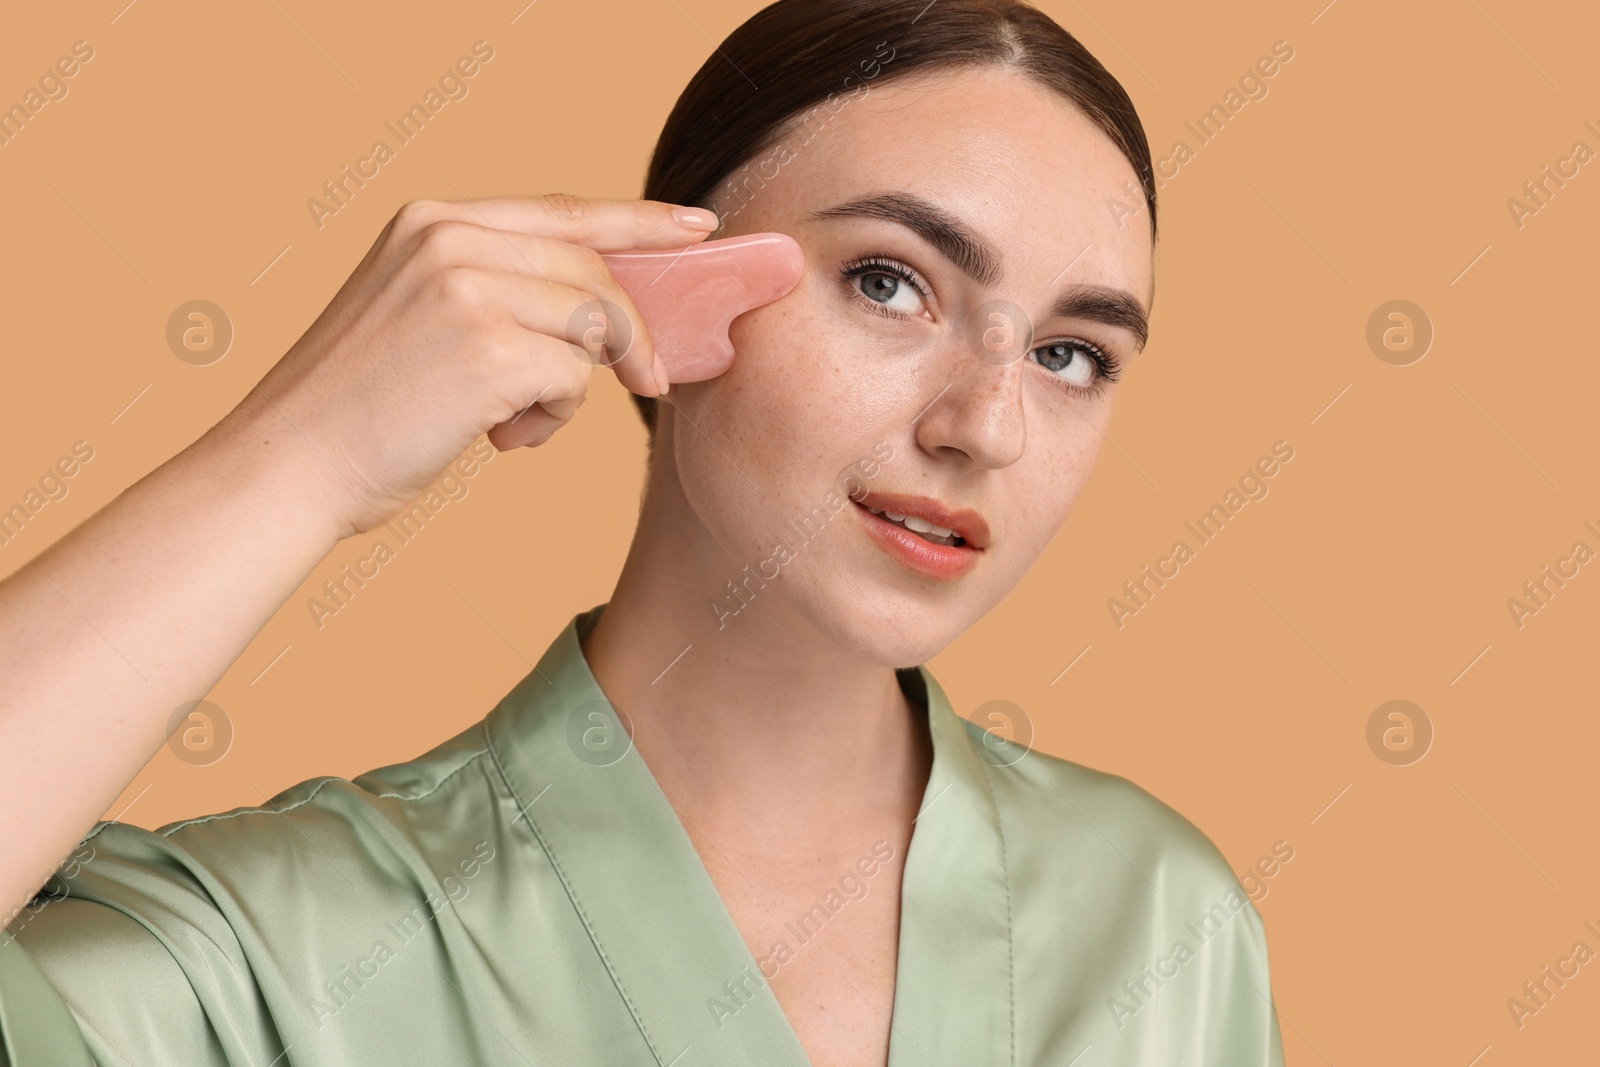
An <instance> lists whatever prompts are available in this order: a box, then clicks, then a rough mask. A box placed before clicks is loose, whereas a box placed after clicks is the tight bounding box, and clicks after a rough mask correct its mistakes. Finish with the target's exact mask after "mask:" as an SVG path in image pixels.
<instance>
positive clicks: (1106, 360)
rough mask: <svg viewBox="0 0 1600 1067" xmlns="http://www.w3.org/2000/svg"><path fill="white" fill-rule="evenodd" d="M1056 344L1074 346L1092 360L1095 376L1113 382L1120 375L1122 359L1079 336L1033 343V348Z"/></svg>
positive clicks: (1052, 346) (1056, 345)
mask: <svg viewBox="0 0 1600 1067" xmlns="http://www.w3.org/2000/svg"><path fill="white" fill-rule="evenodd" d="M1058 346H1059V347H1063V348H1076V349H1077V350H1079V351H1080V352H1082V353H1083V354H1084V355H1086V356H1088V357H1089V358H1090V359H1092V360H1094V363H1095V366H1096V367H1098V368H1099V374H1098V375H1097V377H1098V378H1101V379H1103V380H1104V381H1106V382H1107V383H1114V382H1116V381H1117V380H1118V379H1119V378H1121V377H1122V361H1121V360H1119V359H1118V358H1117V357H1116V355H1115V354H1113V353H1111V352H1108V351H1106V350H1105V349H1103V348H1101V347H1100V346H1099V345H1097V344H1095V343H1094V342H1093V341H1086V340H1084V339H1083V338H1081V337H1069V338H1066V339H1064V340H1060V341H1048V342H1046V343H1045V344H1042V345H1035V346H1034V347H1035V349H1039V348H1056V347H1058Z"/></svg>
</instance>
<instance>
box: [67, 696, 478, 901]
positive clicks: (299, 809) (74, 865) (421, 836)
mask: <svg viewBox="0 0 1600 1067" xmlns="http://www.w3.org/2000/svg"><path fill="white" fill-rule="evenodd" d="M503 795H504V791H503V789H502V788H501V787H500V785H499V780H498V775H497V773H496V771H495V769H494V766H493V760H492V757H491V756H490V754H489V750H488V745H487V743H486V740H485V735H484V730H483V723H482V722H481V721H480V722H478V723H475V724H474V725H472V726H471V727H468V728H467V729H466V730H463V731H461V732H460V733H458V734H456V735H455V736H454V737H451V738H449V739H448V740H446V741H444V742H442V743H440V744H438V745H436V746H434V747H433V748H432V749H429V750H428V751H426V752H424V753H422V754H420V755H418V756H416V757H414V758H413V759H410V760H406V761H404V762H400V763H394V764H389V765H386V766H382V767H378V768H375V769H373V770H369V771H367V772H365V773H363V774H360V775H357V776H356V777H354V778H344V777H339V776H335V775H320V776H317V777H313V778H308V779H305V780H303V781H300V782H297V783H295V784H294V785H291V786H289V787H288V788H286V789H283V790H282V791H280V792H278V793H277V794H275V795H273V796H270V797H269V796H267V795H265V794H264V793H262V794H261V800H260V802H259V803H256V804H247V805H242V806H239V807H236V808H232V809H230V810H227V811H220V812H215V813H211V814H206V815H199V816H195V817H192V818H187V819H183V820H180V821H177V822H172V823H168V824H166V825H164V826H161V827H158V828H156V829H154V830H149V829H145V828H142V827H138V826H134V825H131V824H128V823H121V822H101V823H98V824H96V826H95V827H94V828H93V829H92V830H91V831H90V833H89V834H88V835H87V836H86V837H85V838H84V839H83V841H82V842H81V843H80V845H79V847H78V849H77V850H76V852H75V854H74V855H75V856H76V857H77V859H76V860H75V861H72V862H71V864H70V867H69V866H67V865H64V866H63V869H62V871H61V872H58V874H57V876H56V879H54V881H66V882H67V883H69V884H68V885H66V886H63V887H61V888H62V889H65V891H66V892H67V893H70V894H72V895H78V896H90V897H92V896H95V895H96V893H95V892H94V890H96V889H98V890H100V891H101V892H112V891H113V886H114V885H116V883H122V884H121V886H119V887H118V888H122V889H123V890H124V891H125V890H126V889H127V888H128V884H127V883H129V882H130V881H131V882H137V881H140V880H143V879H165V880H168V881H171V880H173V879H181V881H183V882H185V883H189V884H191V885H193V886H194V888H196V889H201V888H203V887H204V885H205V883H207V882H210V881H211V880H213V879H221V880H223V881H227V882H235V881H238V880H240V879H248V878H249V877H250V876H252V875H261V874H266V873H268V872H271V873H273V874H274V875H275V876H277V877H283V876H286V875H289V874H290V873H291V872H293V871H294V870H295V869H296V868H321V869H323V871H324V873H327V874H329V875H330V876H332V875H334V874H335V873H337V874H339V875H341V876H344V880H345V881H349V880H351V879H354V880H356V881H360V874H359V873H358V872H359V871H360V869H361V868H362V867H364V866H366V867H377V868H384V869H388V870H392V869H393V867H394V861H395V860H396V859H401V860H403V862H402V864H401V865H402V866H420V867H423V868H426V867H427V866H431V863H430V853H431V852H432V851H434V850H435V849H436V848H437V847H438V846H439V845H440V843H441V842H443V841H448V840H449V834H448V833H444V832H443V831H445V830H446V829H447V828H448V827H450V826H457V827H460V826H468V825H479V826H482V825H492V824H493V820H492V819H488V818H487V815H488V813H489V811H490V810H491V809H492V808H493V806H494V805H495V804H496V803H497V802H498V801H499V800H500V799H502V798H503ZM64 875H65V876H66V877H65V878H63V876H64ZM196 883H198V884H196ZM43 892H44V893H45V894H46V895H49V894H51V893H52V888H51V887H50V886H46V887H45V889H44V891H43Z"/></svg>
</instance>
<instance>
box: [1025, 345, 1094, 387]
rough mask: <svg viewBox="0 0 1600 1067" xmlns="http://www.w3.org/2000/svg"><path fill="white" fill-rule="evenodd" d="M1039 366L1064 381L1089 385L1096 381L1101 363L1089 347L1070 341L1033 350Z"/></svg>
mask: <svg viewBox="0 0 1600 1067" xmlns="http://www.w3.org/2000/svg"><path fill="white" fill-rule="evenodd" d="M1033 352H1034V356H1035V357H1036V358H1037V359H1038V361H1039V365H1040V366H1042V367H1043V368H1044V369H1045V370H1047V371H1049V372H1050V373H1052V374H1054V375H1055V376H1056V377H1058V378H1060V379H1062V380H1063V381H1067V382H1071V383H1072V384H1073V385H1088V384H1090V383H1091V382H1093V381H1094V375H1095V370H1096V368H1097V367H1098V366H1099V361H1098V360H1096V359H1095V358H1094V355H1093V354H1092V353H1091V352H1090V351H1089V349H1088V348H1087V347H1085V346H1084V345H1081V344H1073V343H1072V342H1069V341H1057V342H1056V343H1055V344H1053V345H1041V346H1040V347H1038V348H1035V349H1034V350H1033Z"/></svg>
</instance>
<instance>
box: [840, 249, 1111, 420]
mask: <svg viewBox="0 0 1600 1067" xmlns="http://www.w3.org/2000/svg"><path fill="white" fill-rule="evenodd" d="M839 273H840V275H841V276H842V277H844V278H845V279H846V280H850V281H854V280H855V279H858V278H860V277H861V276H862V275H866V274H888V275H890V276H892V277H895V278H899V279H900V280H901V281H903V282H905V283H906V284H907V285H909V286H911V287H912V288H913V289H915V290H916V291H917V292H918V293H919V294H920V295H921V296H922V298H923V299H924V300H926V299H927V298H928V297H929V296H930V295H931V290H930V289H929V288H928V286H927V284H926V283H925V282H923V280H922V279H921V278H920V277H918V275H917V272H916V271H914V270H912V269H911V268H910V267H908V266H906V265H905V264H903V263H901V262H899V261H898V260H894V259H891V258H889V257H888V256H885V255H883V254H882V253H874V254H870V255H865V256H861V257H860V258H858V259H853V260H851V261H850V262H849V263H846V264H845V265H844V266H843V267H841V268H840V269H839ZM850 289H851V291H852V292H853V293H854V294H855V297H856V299H857V300H859V301H860V302H861V303H863V304H865V305H867V307H868V308H870V309H871V310H872V311H875V312H877V313H878V314H880V315H887V316H889V317H890V318H897V319H900V318H905V317H906V315H905V312H902V311H896V310H894V309H893V308H890V307H885V306H884V305H883V304H882V303H880V302H879V301H877V300H873V299H871V298H870V297H868V296H867V295H866V294H865V293H863V292H861V290H860V289H859V288H858V287H857V286H855V285H851V286H850ZM1058 345H1059V346H1065V347H1067V348H1076V349H1078V350H1079V351H1081V352H1083V353H1084V354H1085V355H1086V356H1088V357H1089V358H1090V359H1091V360H1093V361H1094V365H1095V368H1096V373H1095V381H1094V383H1093V384H1092V385H1087V386H1084V385H1075V384H1074V383H1071V382H1067V381H1066V380H1065V379H1061V380H1062V384H1063V385H1066V386H1068V387H1069V388H1073V389H1076V390H1078V391H1080V392H1083V391H1094V390H1096V389H1098V388H1100V387H1101V386H1103V385H1110V384H1113V383H1115V382H1116V381H1117V380H1118V379H1119V378H1121V377H1122V362H1121V360H1119V359H1118V358H1117V357H1116V356H1115V355H1114V354H1113V353H1111V352H1108V351H1106V350H1105V349H1103V348H1101V347H1100V346H1099V345H1097V344H1095V343H1094V342H1093V341H1087V340H1084V339H1083V338H1081V337H1070V338H1064V339H1062V340H1058V341H1049V342H1046V343H1045V344H1042V345H1035V346H1034V350H1035V351H1037V350H1038V349H1040V348H1054V347H1056V346H1058ZM1046 369H1048V368H1046ZM1052 376H1053V377H1059V375H1054V374H1052Z"/></svg>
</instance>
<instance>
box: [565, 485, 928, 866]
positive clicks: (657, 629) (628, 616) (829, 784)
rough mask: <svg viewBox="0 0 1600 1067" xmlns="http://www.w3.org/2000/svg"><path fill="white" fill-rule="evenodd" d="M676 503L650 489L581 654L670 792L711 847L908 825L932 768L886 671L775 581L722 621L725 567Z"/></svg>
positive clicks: (919, 716) (916, 722) (922, 726)
mask: <svg viewBox="0 0 1600 1067" xmlns="http://www.w3.org/2000/svg"><path fill="white" fill-rule="evenodd" d="M656 473H657V474H659V473H660V472H656ZM675 488H676V485H675V483H673V484H672V485H671V487H669V488H666V489H665V491H661V487H660V486H658V485H652V487H651V493H650V494H649V496H647V500H646V504H645V508H644V512H643V514H641V517H640V522H639V529H638V531H637V533H636V534H635V537H634V541H633V545H632V547H631V548H630V550H629V553H628V558H627V562H626V563H625V564H624V566H623V570H622V574H621V576H620V577H619V578H618V581H617V586H616V589H615V591H614V592H613V594H612V596H611V599H610V600H609V601H608V603H607V606H606V609H605V611H604V612H603V613H602V614H601V617H600V619H599V621H598V622H597V623H596V624H595V626H594V628H593V629H592V630H591V631H590V633H589V634H588V635H587V636H586V637H585V638H584V639H583V641H582V646H583V652H584V656H585V658H586V659H587V660H588V663H589V667H590V670H591V671H592V672H593V673H594V676H595V678H596V680H597V681H598V682H599V683H600V687H601V689H602V691H603V692H604V693H605V694H606V697H607V698H608V699H609V700H610V701H611V702H612V703H613V704H614V705H616V706H618V707H619V708H620V709H621V710H622V712H623V713H624V714H625V721H631V724H632V733H633V737H634V743H635V745H636V746H637V747H638V749H639V752H640V755H641V756H643V757H644V760H645V763H646V765H647V766H648V767H649V768H650V770H651V772H652V773H653V774H654V775H655V778H656V780H657V782H658V783H659V784H660V785H661V788H662V790H663V791H664V792H665V793H666V794H667V796H668V798H669V799H670V800H671V801H672V802H673V803H674V804H675V805H677V806H678V807H679V808H680V809H686V810H687V811H688V812H689V813H690V814H691V815H692V817H693V818H695V819H696V820H700V821H708V822H709V823H710V824H711V825H708V826H704V827H703V829H704V830H705V832H706V833H707V834H708V836H711V837H715V836H716V835H717V832H718V830H719V829H720V830H721V831H722V832H724V833H736V832H744V831H748V830H749V828H750V827H751V826H752V825H753V824H765V827H766V829H767V830H769V831H776V832H784V831H785V829H786V828H787V829H788V830H791V831H793V832H794V833H796V834H799V835H800V837H801V838H802V839H803V838H804V837H805V836H806V835H807V834H810V835H811V836H813V837H815V836H816V835H817V833H818V832H819V829H822V831H823V832H824V833H825V829H823V828H826V827H827V826H829V825H830V824H832V825H834V826H835V827H837V826H838V825H839V820H841V819H844V820H846V821H850V820H852V819H856V816H857V815H861V816H864V817H865V818H866V820H868V821H872V822H877V821H879V820H882V819H883V818H885V817H888V818H891V819H896V820H898V819H904V820H905V821H906V822H909V820H910V819H911V818H912V817H913V816H914V815H915V814H916V811H917V808H918V806H919V804H920V802H921V799H922V793H923V789H924V788H925V786H926V783H927V779H928V773H929V770H930V768H931V766H932V744H931V739H930V738H929V735H928V723H927V715H926V713H925V711H924V710H923V709H922V708H920V707H917V706H915V705H913V704H912V703H911V702H910V701H909V700H908V699H907V698H906V696H905V694H904V693H903V692H902V691H901V689H900V686H899V682H898V680H897V679H896V677H895V674H894V671H893V669H892V668H890V667H887V666H884V665H882V664H878V663H873V662H870V661H867V660H864V659H862V658H860V657H859V656H858V655H855V654H854V653H853V652H852V650H851V649H850V648H848V647H843V646H842V645H841V644H840V643H839V641H838V639H837V638H836V637H833V636H831V635H829V634H827V633H824V632H822V631H821V630H819V628H818V627H817V626H816V625H815V624H814V623H813V622H812V621H811V620H810V619H808V618H807V617H806V616H804V615H802V614H801V613H800V612H799V611H797V610H795V609H794V608H793V607H791V605H790V603H789V601H788V600H787V599H786V594H785V590H784V589H783V582H784V576H783V575H782V574H780V575H779V576H778V577H776V578H774V579H772V580H770V581H767V582H766V583H765V584H764V586H761V587H760V588H759V590H758V591H757V592H756V594H755V596H754V597H753V598H752V599H750V600H749V601H748V602H747V603H746V604H745V605H744V606H743V607H742V608H741V609H740V610H739V612H738V614H737V615H731V616H730V615H728V614H727V613H725V612H724V613H719V612H718V611H716V610H714V609H713V607H712V604H713V603H714V602H716V600H717V598H718V597H719V596H721V595H722V594H724V593H725V592H726V583H727V581H728V579H729V577H730V575H729V574H724V573H722V572H723V571H726V570H728V568H729V566H730V564H729V561H728V560H727V558H726V556H725V554H724V553H722V552H721V551H720V549H717V550H714V551H712V552H708V551H707V550H706V546H707V545H709V544H712V539H711V538H710V537H709V535H708V534H707V533H706V532H705V530H704V528H703V527H701V526H700V525H699V524H698V523H697V522H694V521H692V519H691V518H690V517H688V516H686V515H685V514H683V512H684V511H685V510H686V508H685V507H684V506H683V505H682V502H681V497H677V496H676V495H675V494H674V492H673V489H675ZM712 556H715V557H716V558H715V559H712V558H710V557H712ZM810 562H813V563H818V562H820V561H819V560H812V561H810ZM719 565H720V569H718V566H719ZM735 570H738V568H735ZM719 614H720V615H721V617H720V618H719ZM763 809H764V810H765V811H766V812H767V816H766V817H758V818H754V819H752V816H758V815H759V813H760V811H761V810H763ZM868 813H870V814H868ZM857 821H860V820H857Z"/></svg>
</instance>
